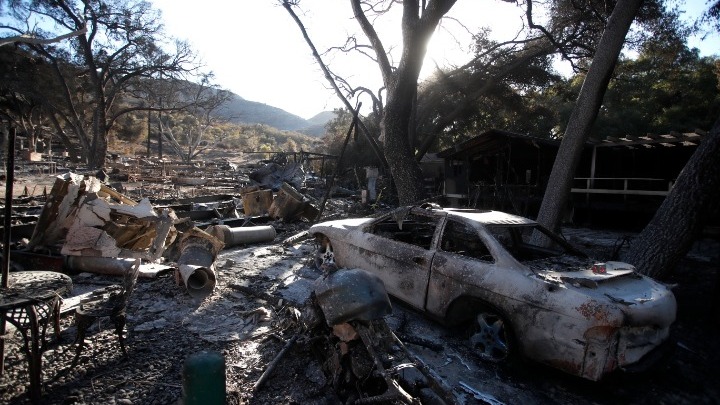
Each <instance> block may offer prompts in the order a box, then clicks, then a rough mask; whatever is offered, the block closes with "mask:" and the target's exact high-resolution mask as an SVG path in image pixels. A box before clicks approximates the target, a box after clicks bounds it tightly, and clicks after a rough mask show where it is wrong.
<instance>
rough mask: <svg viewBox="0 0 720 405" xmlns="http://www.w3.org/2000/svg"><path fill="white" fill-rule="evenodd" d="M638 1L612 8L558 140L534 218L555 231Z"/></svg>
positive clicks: (625, 1) (623, 1) (624, 1)
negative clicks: (541, 198)
mask: <svg viewBox="0 0 720 405" xmlns="http://www.w3.org/2000/svg"><path fill="white" fill-rule="evenodd" d="M641 3H642V1H641V0H619V1H618V2H617V3H616V4H615V7H614V8H613V11H612V14H611V15H610V18H609V19H608V22H607V25H606V27H605V31H603V34H602V37H601V38H600V43H599V44H598V46H597V50H596V51H595V56H594V57H593V60H592V63H591V64H590V69H589V70H588V73H587V75H586V76H585V80H584V81H583V85H582V88H581V89H580V94H579V95H578V98H577V101H576V102H575V107H574V108H573V111H572V114H571V116H570V120H569V121H568V125H567V128H566V129H565V135H564V136H563V139H562V142H561V143H560V149H559V150H558V154H557V157H556V158H555V163H554V164H553V168H552V172H551V173H550V180H549V181H548V184H547V187H546V188H545V195H544V196H543V200H542V203H541V205H540V212H538V217H537V221H538V222H539V223H541V224H542V225H544V226H545V227H546V228H549V229H553V230H557V229H558V228H559V227H560V219H561V216H562V212H563V209H564V208H565V205H566V204H567V201H568V199H569V196H570V189H571V188H572V181H573V175H574V174H575V169H576V168H577V165H578V162H579V161H580V154H581V153H582V150H583V148H584V147H585V141H586V140H587V139H588V137H589V136H590V129H591V128H592V126H593V124H594V123H595V119H596V118H597V115H598V111H599V110H600V106H601V105H602V100H603V97H604V96H605V91H606V90H607V86H608V82H609V81H610V76H611V75H612V72H613V70H615V63H616V62H617V58H618V55H620V51H621V50H622V47H623V44H624V43H625V37H626V36H627V32H628V30H629V29H630V25H631V24H632V21H633V19H634V18H635V14H637V10H638V9H639V8H640V4H641Z"/></svg>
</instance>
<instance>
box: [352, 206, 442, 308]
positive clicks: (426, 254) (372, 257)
mask: <svg viewBox="0 0 720 405" xmlns="http://www.w3.org/2000/svg"><path fill="white" fill-rule="evenodd" d="M437 224H438V219H437V218H436V217H433V216H431V215H419V214H414V213H407V214H406V215H403V216H402V218H399V217H393V216H388V217H386V218H381V219H380V220H378V221H376V222H374V223H372V224H370V225H369V226H368V227H367V228H366V230H365V231H366V232H365V233H364V235H363V237H362V238H361V239H360V240H357V241H355V243H354V245H355V246H356V247H357V248H358V249H359V252H358V253H359V254H358V255H357V256H358V257H360V260H361V262H362V263H361V265H360V266H359V267H361V268H363V269H365V270H368V271H370V272H372V273H374V274H376V275H377V276H378V277H380V279H382V281H383V282H384V283H385V288H386V289H387V292H388V293H389V294H390V295H393V296H394V297H396V298H398V299H400V300H402V301H405V302H406V303H408V304H410V305H412V306H414V307H416V308H418V309H424V305H425V296H426V294H427V285H428V278H429V274H430V266H431V264H432V260H433V256H434V254H435V240H436V236H435V234H436V232H437Z"/></svg>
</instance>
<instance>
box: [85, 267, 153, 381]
mask: <svg viewBox="0 0 720 405" xmlns="http://www.w3.org/2000/svg"><path fill="white" fill-rule="evenodd" d="M139 273H140V259H136V260H135V264H133V266H132V268H130V271H128V272H127V273H125V276H124V278H123V284H122V285H117V284H114V285H110V286H107V287H104V288H101V289H99V290H96V291H93V292H92V294H90V296H89V297H88V298H87V299H84V300H83V301H82V302H81V303H80V305H79V306H78V307H77V309H76V310H75V325H76V326H77V337H76V338H75V343H77V349H76V352H75V358H74V359H73V362H72V366H73V367H74V366H75V365H76V364H77V362H78V360H79V359H80V353H82V350H83V348H84V346H85V334H86V333H87V330H88V328H89V327H90V326H91V325H92V324H93V323H94V322H95V321H96V320H98V319H100V318H103V317H108V318H110V321H112V322H113V324H114V325H115V333H116V334H117V336H118V340H119V341H120V349H121V350H122V352H123V355H124V356H125V357H127V355H128V354H127V350H126V349H125V341H124V338H123V329H124V328H125V322H126V315H125V311H126V308H127V304H128V301H129V299H130V294H132V291H133V289H134V288H135V284H136V282H137V278H138V274H139Z"/></svg>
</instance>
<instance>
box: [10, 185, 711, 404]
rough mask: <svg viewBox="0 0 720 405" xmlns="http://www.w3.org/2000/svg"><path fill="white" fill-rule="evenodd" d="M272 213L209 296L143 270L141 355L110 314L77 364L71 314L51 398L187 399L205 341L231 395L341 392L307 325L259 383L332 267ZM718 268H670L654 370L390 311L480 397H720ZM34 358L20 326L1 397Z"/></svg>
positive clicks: (133, 337)
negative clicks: (581, 368)
mask: <svg viewBox="0 0 720 405" xmlns="http://www.w3.org/2000/svg"><path fill="white" fill-rule="evenodd" d="M44 182H45V183H44ZM43 184H52V179H50V180H48V179H47V178H45V179H33V178H32V176H31V177H27V178H21V180H20V181H19V182H18V183H17V184H16V190H19V192H20V193H22V192H23V190H24V188H25V186H32V185H37V187H35V188H34V189H35V190H37V189H39V188H40V187H39V186H40V185H43ZM48 190H49V187H48ZM272 225H274V226H275V227H276V230H277V231H278V236H277V238H276V239H275V241H274V242H273V243H269V244H258V245H252V246H240V247H237V248H230V249H225V250H223V251H222V252H221V253H220V255H219V257H218V260H217V261H216V265H217V271H218V284H217V286H216V289H215V292H214V293H213V294H212V295H211V296H210V297H208V298H206V299H204V300H202V301H197V300H194V299H192V298H191V297H190V296H189V295H188V294H187V292H186V291H185V290H184V288H183V287H182V286H178V285H177V284H176V282H175V279H174V277H173V276H172V274H165V275H161V276H160V277H158V278H156V279H140V280H139V283H138V286H137V288H136V291H135V292H134V293H133V296H132V299H131V304H130V307H129V310H128V317H129V319H128V326H127V330H128V338H127V342H128V347H129V358H128V359H124V358H123V357H122V356H121V353H120V350H119V347H118V345H117V341H116V338H115V336H114V334H113V330H112V329H113V328H112V327H111V325H109V324H108V323H107V322H106V323H104V324H100V325H99V327H98V328H97V329H94V330H93V332H92V333H91V335H90V336H89V338H88V343H89V345H88V347H87V348H86V349H85V351H84V352H83V356H82V357H81V360H80V364H79V365H78V366H77V367H75V368H73V367H70V363H71V360H72V358H73V355H74V353H75V345H73V339H74V336H75V333H76V330H75V326H74V323H73V319H72V316H67V317H64V318H63V320H62V333H61V336H62V339H61V341H59V342H56V341H53V342H52V343H51V344H50V346H49V347H48V350H47V351H46V352H45V353H44V355H43V364H44V366H43V370H44V375H43V381H44V391H43V403H47V404H126V405H127V404H174V403H178V401H179V400H180V399H181V398H182V397H183V382H184V379H183V366H184V362H185V360H186V359H187V358H188V356H191V355H193V354H195V353H199V352H203V351H212V352H217V353H220V354H222V356H223V358H224V361H225V371H226V372H225V375H226V400H227V403H228V404H334V403H340V399H339V398H338V396H337V394H336V393H335V392H334V390H333V389H332V387H331V385H332V384H331V381H329V380H328V376H327V375H326V374H325V373H323V370H322V365H321V361H322V360H323V359H322V358H319V357H318V355H317V354H316V353H315V352H314V351H313V350H312V345H311V343H310V339H309V338H307V336H304V337H301V338H300V339H299V340H298V341H297V343H296V344H295V345H294V346H293V347H292V348H291V349H290V350H289V351H288V352H287V355H286V356H285V357H284V358H282V359H281V360H280V362H279V363H278V366H277V367H276V368H275V370H274V372H273V373H272V375H271V376H270V378H269V379H268V380H267V381H266V383H265V384H264V385H263V386H261V387H260V388H259V389H258V390H254V389H253V385H254V384H255V383H256V382H257V381H258V379H259V378H260V376H261V375H262V373H263V372H264V371H265V370H266V368H267V366H268V364H269V363H270V362H271V361H272V360H273V359H274V358H275V356H276V355H277V354H278V353H279V352H280V350H281V349H282V348H283V347H284V346H285V345H286V343H287V341H288V340H289V339H291V337H292V336H293V335H295V334H296V333H298V331H299V329H298V327H297V324H296V323H294V322H293V318H292V316H289V315H288V308H291V307H298V308H300V307H302V305H303V303H304V301H305V300H306V299H307V298H308V296H309V291H310V288H311V286H312V282H313V281H314V280H315V279H316V278H317V277H319V276H320V272H319V271H318V270H317V269H316V268H315V266H314V249H315V247H314V244H313V243H312V242H311V241H309V240H303V241H300V242H297V243H295V244H292V245H283V244H281V243H280V241H282V240H284V239H285V238H288V237H290V236H292V235H294V234H296V233H297V232H299V231H301V230H303V229H305V228H306V227H307V225H306V224H304V223H295V224H283V223H280V222H275V223H272ZM603 237H607V234H604V235H603ZM590 239H591V241H592V238H590ZM590 243H591V242H590ZM714 257H717V256H714ZM718 274H720V273H719V272H718V262H717V260H707V258H703V257H700V258H698V257H694V256H693V257H688V258H686V259H685V260H683V261H682V262H681V264H680V265H679V267H678V269H677V270H676V271H675V273H674V275H673V276H672V277H671V279H669V280H665V281H666V282H668V283H670V284H673V285H674V288H673V291H674V293H675V296H676V298H677V302H678V319H677V321H676V323H675V324H674V326H673V328H672V332H671V335H672V339H673V347H674V350H673V353H672V354H671V356H670V357H669V358H668V359H667V360H666V361H665V362H662V363H660V364H657V365H656V366H655V367H654V368H653V369H651V370H649V371H648V372H645V373H641V374H626V373H621V372H618V373H615V374H613V375H610V376H609V377H607V378H606V379H605V380H603V381H600V382H589V381H585V380H582V379H579V378H576V377H572V376H569V375H567V374H564V373H562V372H559V371H556V370H554V369H552V368H549V367H546V366H543V365H539V364H536V363H533V362H530V361H524V360H517V361H514V362H512V363H511V364H494V363H487V362H484V361H482V360H481V359H479V358H478V357H477V356H476V355H475V354H473V353H472V352H471V351H470V350H469V349H468V348H467V346H466V345H465V342H464V338H463V337H462V333H460V331H459V330H457V329H447V328H444V327H442V326H440V325H438V324H436V323H434V322H432V321H429V320H426V319H424V318H423V317H422V316H420V315H419V314H417V313H415V312H413V311H412V310H408V309H407V308H405V307H403V306H402V305H401V304H399V303H397V302H393V313H392V314H391V315H390V316H388V317H387V323H388V324H389V325H390V327H391V328H392V329H393V330H394V331H395V333H396V334H397V335H398V336H399V337H400V339H402V340H404V341H405V342H406V345H407V347H408V348H409V349H410V350H411V351H412V352H413V353H415V354H416V355H417V356H419V357H420V358H421V359H422V360H423V361H425V362H426V363H427V364H428V365H429V366H430V367H431V368H432V369H433V370H434V371H435V372H437V373H438V374H439V375H440V376H441V377H442V378H443V379H444V380H445V382H446V383H447V384H448V385H449V386H450V387H451V388H452V389H453V392H454V393H455V395H456V396H457V397H458V398H459V399H460V400H461V402H463V403H467V404H481V403H492V399H493V398H494V399H495V400H496V401H497V403H505V404H517V403H523V404H556V403H563V404H619V403H638V404H717V403H720V386H718V384H717V376H718V375H720V353H719V351H718V350H717V348H716V343H717V342H720V316H719V315H720V314H719V311H720V310H719V308H720V305H718V304H720V298H719V297H720V289H719V288H718V287H719V286H720V283H719V281H718ZM72 277H73V283H74V285H75V289H76V291H78V292H82V291H87V290H89V289H92V288H95V287H97V286H102V285H106V284H109V283H117V282H118V280H117V279H114V278H112V277H108V276H100V275H90V274H87V273H82V274H75V275H72ZM26 367H27V363H26V358H25V355H24V354H23V353H22V352H21V351H20V349H19V335H18V334H17V333H16V334H13V335H12V336H10V338H9V339H8V345H7V347H6V359H5V375H4V376H2V378H0V403H6V404H22V403H27V401H28V396H27V384H28V378H27V372H26ZM402 373H408V374H407V375H404V377H405V379H406V380H412V379H413V375H412V374H411V373H412V372H411V371H407V372H402ZM461 382H462V383H463V384H464V385H465V386H467V387H472V388H474V389H475V390H477V391H478V392H481V393H483V394H485V395H486V396H485V397H484V398H485V399H478V398H476V397H474V396H473V395H472V394H471V393H469V392H468V391H467V390H466V389H463V388H462V386H461V384H460V383H461ZM427 403H432V401H427Z"/></svg>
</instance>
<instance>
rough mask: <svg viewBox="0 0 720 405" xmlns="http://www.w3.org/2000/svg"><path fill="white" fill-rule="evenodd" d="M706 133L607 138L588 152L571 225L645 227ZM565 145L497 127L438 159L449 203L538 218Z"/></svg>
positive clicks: (583, 160)
mask: <svg viewBox="0 0 720 405" xmlns="http://www.w3.org/2000/svg"><path fill="white" fill-rule="evenodd" d="M703 135H704V132H702V131H697V132H693V133H671V134H667V135H647V136H644V137H624V138H613V137H608V138H607V139H605V140H603V141H591V142H588V143H587V145H586V148H585V150H584V151H583V154H582V157H581V161H580V163H579V166H578V169H577V171H576V177H575V180H574V184H573V187H572V198H571V205H570V206H569V207H568V215H567V218H566V219H568V220H572V221H574V222H576V223H588V222H597V221H598V220H602V221H603V222H604V223H605V225H615V224H613V223H612V222H613V220H615V222H617V225H623V226H624V227H629V228H638V227H641V226H644V225H645V224H646V223H647V221H648V220H649V219H650V218H651V217H652V215H653V214H654V213H655V211H656V210H657V208H658V207H659V205H660V203H661V202H662V200H663V199H664V198H665V196H666V195H667V193H668V192H669V191H670V189H671V188H672V186H673V184H674V182H675V179H676V178H677V176H678V174H679V173H680V171H681V170H682V168H683V167H684V166H685V163H687V161H688V160H689V158H690V156H691V155H692V153H693V152H694V151H695V147H696V146H697V144H698V143H699V142H700V140H701V139H702V136H703ZM559 146H560V141H557V140H550V139H543V138H538V137H534V136H530V135H523V134H517V133H513V132H508V131H502V130H497V129H492V130H489V131H486V132H484V133H482V134H480V135H478V136H476V137H474V138H471V139H469V140H467V141H464V142H461V143H459V144H457V145H454V146H453V147H451V148H448V149H445V150H443V151H441V152H440V153H438V154H437V156H438V157H440V158H442V159H443V160H444V175H445V181H444V188H443V195H444V196H445V197H446V199H447V203H448V204H449V205H451V206H470V207H476V208H486V209H498V210H502V211H508V212H513V213H517V214H520V215H524V216H528V217H532V218H534V217H535V216H536V215H537V211H538V209H539V207H540V202H541V201H542V197H543V194H544V192H545V187H546V185H547V182H548V178H549V176H550V172H551V171H552V165H553V162H554V160H555V156H556V155H557V151H558V148H559Z"/></svg>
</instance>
